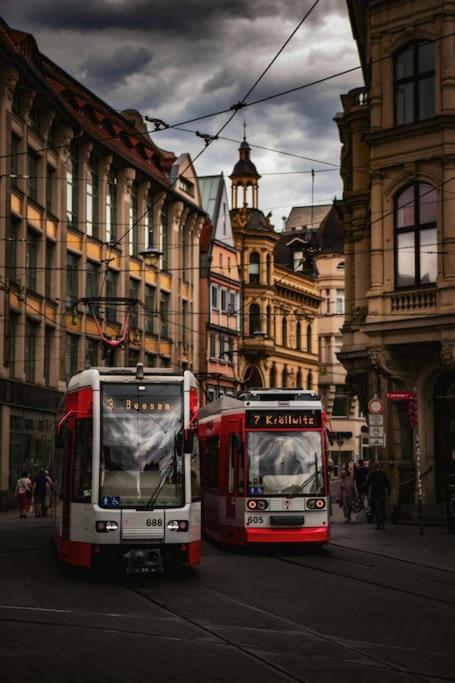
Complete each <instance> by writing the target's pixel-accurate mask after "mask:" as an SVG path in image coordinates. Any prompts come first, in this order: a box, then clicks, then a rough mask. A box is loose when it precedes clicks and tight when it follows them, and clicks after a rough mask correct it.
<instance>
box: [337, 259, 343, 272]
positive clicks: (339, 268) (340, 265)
mask: <svg viewBox="0 0 455 683" xmlns="http://www.w3.org/2000/svg"><path fill="white" fill-rule="evenodd" d="M337 270H344V261H340V262H339V264H338V265H337Z"/></svg>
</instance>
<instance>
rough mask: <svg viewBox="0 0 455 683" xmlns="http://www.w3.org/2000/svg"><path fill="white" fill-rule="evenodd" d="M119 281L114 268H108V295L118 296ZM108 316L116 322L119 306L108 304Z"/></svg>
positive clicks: (108, 318)
mask: <svg viewBox="0 0 455 683" xmlns="http://www.w3.org/2000/svg"><path fill="white" fill-rule="evenodd" d="M117 281H118V274H117V273H115V272H114V271H113V270H108V271H107V273H106V296H107V297H114V298H115V297H116V296H117ZM106 318H107V320H108V321H109V322H115V321H116V320H117V308H116V307H115V306H106Z"/></svg>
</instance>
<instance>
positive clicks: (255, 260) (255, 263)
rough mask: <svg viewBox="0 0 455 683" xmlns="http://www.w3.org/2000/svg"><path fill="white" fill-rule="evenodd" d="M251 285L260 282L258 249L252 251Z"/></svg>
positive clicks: (249, 268) (249, 267) (250, 266)
mask: <svg viewBox="0 0 455 683" xmlns="http://www.w3.org/2000/svg"><path fill="white" fill-rule="evenodd" d="M248 274H249V282H250V285H258V284H259V254H258V253H257V251H252V252H251V254H250V263H249V266H248Z"/></svg>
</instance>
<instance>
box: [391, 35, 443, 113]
mask: <svg viewBox="0 0 455 683" xmlns="http://www.w3.org/2000/svg"><path fill="white" fill-rule="evenodd" d="M394 80H395V87H394V92H395V124H396V125H397V126H402V125H404V124H406V123H414V122H415V121H422V120H423V119H429V118H431V117H432V116H434V100H435V93H434V44H433V43H429V42H422V41H420V42H416V43H412V44H411V45H407V46H406V47H405V48H403V49H402V50H400V51H399V52H398V53H397V54H396V55H395V74H394Z"/></svg>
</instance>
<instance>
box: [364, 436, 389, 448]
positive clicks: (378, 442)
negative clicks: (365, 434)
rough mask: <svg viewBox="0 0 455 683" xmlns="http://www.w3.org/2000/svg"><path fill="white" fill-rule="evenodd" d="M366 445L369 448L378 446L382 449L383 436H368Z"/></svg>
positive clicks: (383, 444) (383, 443)
mask: <svg viewBox="0 0 455 683" xmlns="http://www.w3.org/2000/svg"><path fill="white" fill-rule="evenodd" d="M368 445H369V446H380V448H384V446H385V434H383V435H382V436H370V438H369V439H368Z"/></svg>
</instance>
